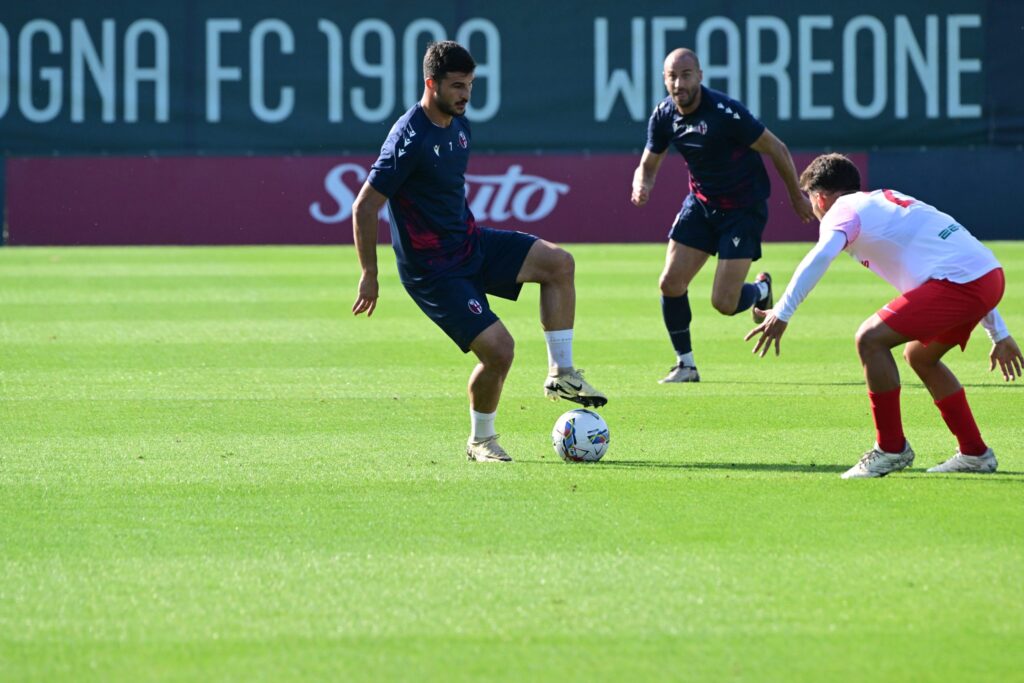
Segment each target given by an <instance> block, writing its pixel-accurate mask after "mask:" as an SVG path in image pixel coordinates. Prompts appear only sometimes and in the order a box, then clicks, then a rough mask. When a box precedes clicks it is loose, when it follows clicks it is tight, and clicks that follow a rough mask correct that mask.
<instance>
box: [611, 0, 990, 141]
mask: <svg viewBox="0 0 1024 683" xmlns="http://www.w3.org/2000/svg"><path fill="white" fill-rule="evenodd" d="M648 21H649V22H650V39H649V40H650V43H649V44H648V37H647V36H648V32H647V22H648ZM940 21H945V24H946V27H945V32H942V31H940ZM923 24H924V26H923V33H921V34H918V33H915V29H914V25H912V24H911V21H910V20H909V19H908V17H907V16H905V15H902V14H901V15H896V16H894V17H892V18H891V19H890V18H889V17H885V16H875V15H857V16H854V17H850V18H849V19H844V20H843V21H842V22H840V23H839V24H837V23H836V19H835V17H834V16H832V15H828V14H821V15H801V16H798V17H796V18H795V19H792V20H790V21H788V22H787V21H786V20H784V19H782V18H780V17H776V16H765V15H751V16H749V17H747V18H746V22H745V24H743V25H742V28H741V24H738V23H737V22H735V21H734V20H733V19H732V18H729V17H725V16H710V17H706V18H704V19H703V21H700V22H696V23H694V22H689V21H688V19H687V17H663V16H657V17H650V18H649V19H648V18H645V17H632V18H631V19H630V23H629V25H628V28H627V27H626V26H618V27H612V26H610V25H609V21H608V19H607V17H595V18H594V120H595V121H599V122H600V121H608V120H609V119H610V117H611V112H612V111H613V109H614V108H615V107H616V106H617V105H618V104H620V103H621V104H622V105H624V106H625V108H626V111H627V112H628V115H629V117H630V118H631V119H632V120H634V121H643V120H646V118H647V116H648V115H649V113H650V107H649V105H650V104H654V103H657V102H659V101H661V100H662V99H663V98H664V97H665V94H666V93H665V89H664V86H663V85H662V77H661V73H662V61H663V60H664V58H665V54H663V53H664V52H665V51H666V48H668V49H671V46H667V45H666V44H665V33H666V32H667V31H670V30H671V31H685V30H686V29H687V26H690V25H692V27H693V30H694V33H693V34H692V35H691V36H689V37H687V36H685V35H684V36H682V37H680V38H679V39H678V40H677V41H675V44H678V45H693V46H694V48H695V49H696V51H697V54H698V55H700V57H701V62H702V63H701V66H702V68H703V70H704V83H705V85H708V86H709V87H712V88H718V89H721V90H725V91H726V92H727V93H728V94H729V95H731V96H733V97H736V98H739V99H743V95H744V89H745V90H746V93H745V94H746V100H745V104H746V105H747V106H748V108H749V109H750V110H751V111H752V112H753V113H754V114H755V115H756V116H761V115H762V113H763V107H764V105H765V102H766V101H772V100H773V101H774V105H775V110H774V111H773V112H771V113H772V114H773V115H774V116H776V117H778V118H779V119H780V120H789V119H791V118H793V110H794V104H795V105H796V106H795V109H796V118H797V119H799V120H803V121H817V120H834V119H835V118H836V117H837V115H845V116H849V117H852V118H857V119H877V118H880V117H884V116H886V114H887V112H888V113H891V115H892V116H895V117H896V118H899V119H905V118H908V117H909V116H910V111H909V108H910V107H909V103H910V102H922V103H923V109H924V111H923V112H922V113H923V114H924V116H927V117H928V118H930V119H935V118H939V117H940V116H945V117H946V118H949V119H960V118H980V117H981V116H982V108H981V104H980V103H972V102H965V101H964V95H963V86H964V83H965V82H970V83H972V85H973V88H972V91H973V92H979V90H981V88H982V87H983V85H984V84H983V83H982V82H981V73H982V63H981V59H980V58H978V57H979V55H970V56H967V55H964V54H963V39H964V36H965V34H966V33H967V32H968V31H974V32H977V31H978V30H979V29H981V28H982V26H983V24H982V17H981V15H980V14H949V15H935V14H929V15H927V16H925V17H924V18H923ZM611 33H614V34H615V37H616V40H611V39H610V38H609V34H611ZM765 35H771V36H772V39H770V40H769V41H764V40H763V37H764V36H765ZM766 42H767V44H769V45H773V46H774V53H773V54H769V55H765V54H763V49H764V45H765V43H766ZM978 42H979V40H978V39H977V38H976V39H974V40H973V41H972V44H973V45H977V44H978ZM613 45H616V46H619V45H624V47H625V49H626V54H628V55H629V65H630V66H629V69H628V70H626V69H623V68H614V67H613V66H612V65H611V64H610V61H611V46H613ZM865 46H866V47H867V48H868V49H861V48H863V47H865ZM829 48H831V49H829ZM837 48H838V49H837ZM826 49H829V51H828V54H830V55H836V56H835V57H830V58H824V57H823V56H822V55H823V53H825V51H826ZM972 49H977V48H972ZM620 51H621V50H616V52H620ZM645 53H646V54H649V55H650V57H649V61H648V62H647V63H644V61H643V59H644V58H643V55H644V54H645ZM794 54H795V55H796V63H795V64H794V63H792V61H791V56H792V55H794ZM941 54H945V55H947V57H946V59H945V61H944V62H943V60H940V58H939V55H941ZM720 55H724V57H719V56H720ZM716 59H724V60H725V61H724V62H721V61H715V60H716ZM837 64H838V67H839V68H838V73H839V75H840V83H838V84H834V83H833V79H832V78H828V77H829V76H831V75H832V74H835V73H837ZM911 66H912V67H913V69H912V70H911V68H910V67H911ZM648 67H649V68H650V69H651V77H650V78H649V79H645V71H646V68H648ZM940 69H944V70H945V71H944V72H942V71H940ZM911 73H912V74H913V76H911ZM890 74H891V75H892V78H890ZM942 76H944V77H945V78H944V79H943V78H942ZM645 81H646V83H645ZM764 81H771V82H773V85H774V91H775V92H774V95H775V96H774V97H772V98H771V100H767V99H766V98H764V97H762V90H761V88H762V83H763V82H764ZM794 81H795V82H796V87H795V92H794V87H793V82H794ZM941 85H944V87H945V110H944V111H940V86H941ZM648 87H649V90H648ZM825 88H828V91H827V93H825V92H824V89H825ZM918 89H919V90H920V91H921V92H923V93H924V97H923V98H921V97H918V96H917V90H918ZM840 92H841V106H838V108H837V106H834V105H839V104H840V103H839V101H838V100H839V99H840V97H839V96H838V95H839V93H840ZM641 103H642V105H641Z"/></svg>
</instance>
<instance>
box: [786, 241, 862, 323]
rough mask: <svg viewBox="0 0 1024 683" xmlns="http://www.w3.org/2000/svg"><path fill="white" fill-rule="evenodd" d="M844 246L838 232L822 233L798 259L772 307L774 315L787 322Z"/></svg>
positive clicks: (844, 242)
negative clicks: (794, 269)
mask: <svg viewBox="0 0 1024 683" xmlns="http://www.w3.org/2000/svg"><path fill="white" fill-rule="evenodd" d="M845 246H846V238H845V237H843V235H841V234H840V233H839V232H837V231H835V230H831V231H829V233H828V234H827V235H826V234H824V233H823V234H822V236H821V238H820V239H819V240H818V243H817V244H815V245H814V247H813V248H812V249H811V250H810V251H809V252H807V255H806V256H804V258H803V260H802V261H800V265H798V266H797V268H796V272H795V273H793V277H792V278H790V280H789V285H788V286H787V287H786V291H785V292H783V293H782V296H781V297H780V298H779V300H778V302H777V303H776V304H775V307H774V308H772V312H773V313H775V317H777V318H778V319H779V320H781V321H783V322H787V323H788V322H789V320H790V318H792V317H793V314H794V313H796V309H797V306H799V305H800V304H801V303H803V301H804V299H806V298H807V296H808V295H809V294H810V293H811V290H812V289H814V286H815V285H817V284H818V282H819V281H820V280H821V278H822V277H823V276H824V275H825V271H826V270H828V267H829V266H830V265H832V262H833V261H835V260H836V256H838V255H839V254H840V253H841V252H842V251H843V248H844V247H845Z"/></svg>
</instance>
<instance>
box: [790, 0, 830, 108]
mask: <svg viewBox="0 0 1024 683" xmlns="http://www.w3.org/2000/svg"><path fill="white" fill-rule="evenodd" d="M798 26H799V32H800V45H799V50H800V66H799V70H800V80H799V89H800V108H799V110H798V111H799V112H800V113H799V116H798V118H799V119H800V120H801V121H815V120H821V119H832V118H834V116H835V110H834V109H833V107H832V105H830V104H825V105H815V104H814V80H813V79H814V75H815V74H830V73H832V72H833V71H835V69H834V68H833V66H832V62H831V61H829V60H827V59H814V31H815V29H829V28H832V17H800V20H799V22H798Z"/></svg>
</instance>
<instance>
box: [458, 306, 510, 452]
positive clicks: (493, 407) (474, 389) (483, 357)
mask: <svg viewBox="0 0 1024 683" xmlns="http://www.w3.org/2000/svg"><path fill="white" fill-rule="evenodd" d="M469 348H470V350H471V351H472V352H473V353H474V354H476V357H477V358H478V359H479V360H480V362H479V363H478V364H477V366H476V367H475V368H473V372H472V373H471V374H470V376H469V389H468V390H469V415H470V434H469V441H468V442H467V444H466V456H467V457H468V458H469V459H470V460H476V461H478V462H502V461H504V462H507V461H509V460H511V459H512V458H511V457H509V455H508V453H506V452H505V450H504V449H503V448H502V447H501V445H500V444H498V434H497V433H496V432H495V430H494V418H495V417H496V415H497V412H498V402H499V401H500V400H501V389H502V387H503V386H504V385H505V378H506V377H507V376H508V371H509V369H510V368H511V367H512V359H513V358H514V356H515V342H514V341H513V339H512V335H511V334H509V332H508V330H507V329H506V328H505V326H504V325H503V324H502V323H501V321H498V322H495V323H493V324H492V325H491V326H490V327H488V328H487V329H485V330H484V331H483V332H481V333H480V334H479V335H477V337H476V338H475V339H474V340H473V341H472V343H471V344H470V345H469Z"/></svg>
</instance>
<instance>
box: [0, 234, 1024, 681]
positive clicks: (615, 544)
mask: <svg viewBox="0 0 1024 683" xmlns="http://www.w3.org/2000/svg"><path fill="white" fill-rule="evenodd" d="M992 246H993V248H994V250H995V251H996V253H997V255H998V256H999V257H1000V259H1001V260H1002V262H1003V263H1004V265H1005V267H1006V270H1007V276H1008V281H1009V283H1010V286H1009V288H1008V290H1007V295H1006V297H1005V298H1004V300H1003V304H1002V305H1001V307H1000V308H1001V310H1002V311H1003V314H1004V317H1005V318H1006V319H1007V322H1008V324H1009V325H1010V329H1011V331H1017V332H1018V339H1022V341H1024V332H1021V330H1024V287H1022V285H1021V283H1022V282H1024V244H1010V243H996V244H994V245H992ZM806 249H807V245H779V244H770V245H767V247H766V254H767V257H766V258H765V259H764V260H763V261H762V262H761V264H763V266H764V267H766V268H767V269H769V270H771V271H773V272H774V274H775V275H776V279H777V281H778V282H779V285H778V286H779V287H780V289H781V287H784V283H785V282H786V281H787V280H788V278H789V275H790V274H791V273H792V272H793V269H794V268H795V266H796V264H797V262H798V261H799V259H800V258H801V256H802V255H803V253H804V252H805V250H806ZM573 251H574V253H575V255H576V259H577V264H578V266H577V270H578V275H577V280H578V291H579V310H578V321H577V326H576V340H577V342H576V350H575V355H576V361H577V364H578V365H580V366H582V367H584V368H586V369H587V376H588V378H589V379H591V380H592V381H593V382H594V384H595V385H597V386H598V387H599V388H601V389H602V390H604V391H606V392H607V393H608V395H609V396H610V397H611V401H610V403H609V404H608V406H607V407H606V408H605V409H603V410H602V414H603V415H604V416H605V418H606V419H607V421H608V423H609V425H610V428H611V436H612V440H611V441H612V442H611V448H610V450H609V453H608V455H607V456H606V457H605V460H604V461H602V462H601V463H598V464H594V465H569V464H564V463H562V462H561V461H560V460H558V459H557V458H556V456H555V455H554V452H553V451H552V449H551V446H550V443H549V433H550V430H551V426H552V424H553V422H554V419H555V418H556V417H557V416H558V415H559V414H560V413H561V412H562V411H563V410H567V409H568V408H569V407H571V406H570V405H569V404H565V403H560V404H552V403H549V402H547V401H545V400H544V399H543V398H541V383H542V381H543V377H544V374H545V370H546V357H545V351H544V342H543V336H542V334H541V331H540V326H539V322H538V316H537V290H536V288H535V287H533V286H529V287H527V289H526V290H525V292H524V296H523V297H522V298H521V300H520V301H519V302H518V303H514V304H513V303H510V302H505V301H500V300H499V301H498V302H497V303H496V304H495V308H496V310H497V311H498V313H499V315H501V316H502V318H503V319H504V320H505V321H506V324H507V325H508V327H509V328H510V329H511V331H512V333H513V335H514V336H515V337H516V339H517V357H516V362H515V364H514V367H513V369H512V373H511V376H510V377H509V380H508V382H507V384H506V387H505V395H504V399H503V402H502V406H501V409H500V412H499V415H498V429H499V431H500V432H501V433H502V434H503V439H502V440H503V443H504V444H505V446H506V447H507V448H508V450H509V451H510V453H512V455H513V457H515V458H516V462H515V463H512V464H511V465H497V464H477V463H467V462H466V461H465V458H464V455H463V448H464V442H465V438H466V434H467V432H468V410H467V403H466V398H465V381H466V377H467V376H468V374H469V371H470V369H471V366H472V361H471V360H470V358H469V357H467V356H463V355H462V354H461V353H459V352H458V350H457V349H456V348H455V347H454V345H452V344H451V343H450V342H449V341H448V340H447V338H446V337H444V336H443V334H442V333H441V332H440V331H439V330H438V329H437V328H435V327H434V326H433V324H431V323H430V322H429V321H428V320H427V319H426V318H424V317H423V316H422V315H421V314H420V313H419V311H418V309H416V308H415V306H414V304H413V303H412V301H411V300H410V299H409V298H408V296H407V295H406V294H405V292H404V290H402V288H401V287H400V285H399V284H398V282H397V278H396V276H395V272H394V265H393V259H392V257H391V254H390V251H389V249H388V248H387V247H382V248H381V249H380V257H381V263H382V267H383V275H382V293H383V296H382V299H381V300H380V305H379V308H378V311H377V313H376V314H375V315H374V317H373V318H372V319H370V320H367V319H365V318H362V317H361V318H359V319H355V318H353V317H352V316H351V314H350V312H349V308H350V306H351V304H352V300H353V298H354V293H355V283H356V281H357V269H356V261H355V256H354V253H353V251H352V250H351V248H225V249H199V248H193V249H179V248H174V249H171V248H159V249H10V248H8V249H0V287H2V294H0V296H2V301H0V310H2V314H0V679H3V680H5V681H18V680H46V681H50V680H74V681H89V680H95V681H140V680H202V681H216V680H234V681H239V680H244V681H256V680H265V681H287V680H300V679H303V680H339V681H377V680H383V679H404V680H437V681H471V680H474V681H475V680H491V681H523V680H558V681H591V680H639V679H648V680H653V679H659V680H669V679H672V680H693V681H787V682H788V681H826V680H827V681H869V680H870V681H900V682H901V683H902V682H905V681H968V680H973V681H1010V680H1024V648H1022V646H1021V643H1022V642H1024V571H1022V567H1024V503H1022V501H1024V498H1022V493H1024V446H1022V443H1024V422H1022V419H1021V418H1022V416H1024V386H1021V382H1017V383H1016V384H1011V385H1007V384H1004V383H1003V382H1002V380H1001V379H1000V378H999V377H998V376H997V375H996V374H995V373H989V372H988V360H987V354H988V349H989V343H988V340H987V339H986V337H985V336H984V333H983V332H982V331H981V330H978V331H977V332H976V336H975V338H974V340H973V341H972V343H971V345H970V346H969V347H968V349H967V352H966V353H963V354H960V353H954V354H952V355H953V358H952V360H951V362H950V365H951V366H952V367H953V369H954V370H955V371H956V372H957V373H958V375H959V377H960V379H961V381H962V382H963V383H964V384H965V385H966V387H967V391H968V397H969V398H970V400H971V402H972V405H973V407H974V410H975V414H976V416H977V418H978V421H979V423H980V425H981V426H982V431H983V434H985V436H986V438H987V440H988V441H989V443H990V444H991V445H992V446H993V447H994V448H995V450H996V452H997V454H998V456H999V460H1000V468H1001V471H1000V472H999V473H998V474H996V475H992V476H987V477H978V476H976V477H971V476H936V475H927V474H925V473H924V469H925V468H926V467H928V466H931V465H932V464H934V463H936V462H939V461H941V460H943V459H945V458H946V457H948V456H949V455H951V454H952V452H953V450H954V448H955V442H954V441H953V439H952V437H951V436H950V435H949V434H948V432H947V431H946V429H945V426H944V424H943V423H942V421H941V419H940V417H939V415H938V411H937V410H936V409H935V408H934V406H933V405H932V402H931V400H930V398H929V397H928V394H927V392H926V391H925V390H924V388H923V387H922V386H921V385H920V383H919V382H917V381H916V377H913V375H912V373H911V372H910V370H909V369H908V368H906V366H905V364H904V363H903V362H902V360H900V365H901V372H902V373H903V376H904V379H905V380H906V385H905V387H904V391H903V413H904V419H905V423H906V430H907V434H908V437H909V438H910V440H911V443H912V444H913V446H914V449H915V451H916V452H917V456H918V461H917V463H916V464H915V466H914V468H913V470H912V471H909V472H905V473H900V474H897V475H893V476H891V477H888V478H886V479H882V480H870V481H863V480H862V481H842V480H840V479H839V474H840V472H842V471H843V470H844V469H845V468H847V467H848V466H850V465H852V464H853V463H854V462H855V461H856V460H857V458H858V457H859V456H860V454H861V453H862V452H863V451H864V450H866V449H867V448H869V447H870V446H871V443H872V441H873V438H874V432H873V429H872V427H871V421H870V416H869V413H868V404H867V397H866V395H865V390H864V387H863V380H862V377H861V372H860V366H859V363H858V361H857V357H856V353H855V350H854V346H853V334H854V332H855V330H856V329H857V327H858V325H859V324H860V322H861V321H862V320H863V319H864V318H866V317H867V316H868V315H870V314H871V313H872V312H873V311H874V310H876V309H877V308H878V307H880V306H881V304H883V303H884V302H885V301H887V300H888V299H889V298H890V297H891V294H892V293H891V290H890V289H889V288H888V285H886V284H885V283H884V282H882V281H881V280H879V279H877V278H875V277H874V276H872V275H871V274H869V273H868V272H866V271H865V270H864V269H863V268H861V267H860V266H859V265H857V264H855V263H854V262H853V261H852V260H851V259H849V258H846V257H841V259H840V260H839V261H838V262H837V263H836V264H835V265H834V266H833V268H832V270H831V271H830V272H829V274H828V275H826V277H825V279H824V280H823V282H822V283H821V285H819V287H818V289H817V290H816V291H815V292H814V293H813V294H812V296H811V298H810V299H809V300H808V301H807V302H806V304H805V305H804V306H803V307H802V308H801V310H800V312H799V313H798V314H797V316H796V318H794V321H793V324H792V325H791V327H790V330H789V332H788V333H787V335H786V338H785V339H784V340H783V348H782V350H783V353H782V356H781V357H779V358H775V357H770V358H766V359H756V358H754V357H753V356H751V353H750V349H751V344H747V343H744V342H743V341H742V336H743V335H744V334H745V333H746V332H747V331H748V330H749V329H750V328H751V327H752V324H751V322H750V318H749V316H748V315H747V314H743V315H741V316H737V317H736V318H725V317H723V316H720V315H719V314H717V313H716V312H714V310H713V309H712V308H711V305H710V303H709V288H710V283H711V272H712V271H711V268H708V269H707V270H706V271H705V272H704V273H702V274H701V276H700V277H699V278H698V280H697V281H696V282H695V283H694V286H693V288H692V291H691V298H692V300H693V302H694V314H695V319H694V323H693V330H694V343H695V351H696V353H697V360H698V364H699V367H700V370H701V374H702V377H703V380H704V381H703V382H701V383H700V384H695V385H676V386H662V385H658V384H657V383H656V380H657V379H658V378H660V377H661V376H663V375H664V373H665V372H666V371H667V369H668V368H669V366H670V365H672V363H673V362H674V359H673V355H672V353H671V350H670V347H669V344H668V340H667V338H666V335H665V332H664V328H663V326H662V323H661V313H660V307H659V303H658V292H657V275H658V272H659V271H660V268H661V264H662V261H663V255H664V247H663V245H634V246H603V245H587V246H578V247H575V248H574V249H573Z"/></svg>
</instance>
